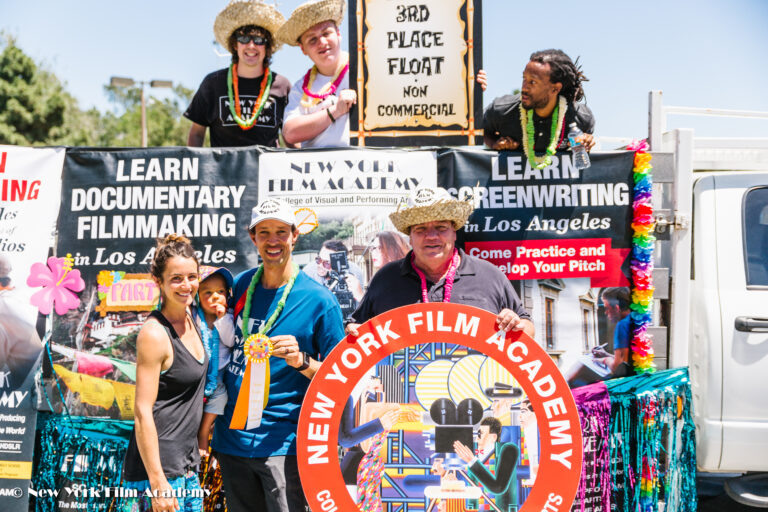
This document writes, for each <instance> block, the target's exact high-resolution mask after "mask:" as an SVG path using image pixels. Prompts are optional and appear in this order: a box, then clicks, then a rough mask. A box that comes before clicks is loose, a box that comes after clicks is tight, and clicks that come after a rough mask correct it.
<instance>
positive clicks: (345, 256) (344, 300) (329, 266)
mask: <svg viewBox="0 0 768 512" xmlns="http://www.w3.org/2000/svg"><path fill="white" fill-rule="evenodd" d="M303 271H304V272H305V273H306V274H307V275H308V276H309V277H311V278H312V279H313V280H315V281H317V282H318V283H320V284H322V285H323V286H325V287H326V288H328V289H329V290H330V291H331V293H333V295H334V296H335V297H336V300H338V301H339V305H340V306H341V312H342V314H343V315H344V318H347V317H348V316H349V315H351V314H352V312H353V311H354V310H355V308H357V304H358V303H359V302H360V299H362V298H363V285H362V281H363V271H362V270H361V269H360V267H358V266H357V264H356V263H355V262H354V261H351V260H350V259H349V250H348V249H347V246H346V245H344V242H342V241H341V240H326V241H325V242H323V245H322V247H321V248H320V252H319V253H318V255H317V258H315V264H314V265H313V264H311V263H310V264H309V265H307V266H305V267H304V269H303Z"/></svg>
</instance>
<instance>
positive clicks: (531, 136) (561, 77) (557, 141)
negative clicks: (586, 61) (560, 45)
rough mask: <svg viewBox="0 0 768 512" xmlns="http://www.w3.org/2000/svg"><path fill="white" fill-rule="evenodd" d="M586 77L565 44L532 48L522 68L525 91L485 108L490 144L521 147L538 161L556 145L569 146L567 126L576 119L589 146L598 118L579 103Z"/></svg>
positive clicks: (503, 147)
mask: <svg viewBox="0 0 768 512" xmlns="http://www.w3.org/2000/svg"><path fill="white" fill-rule="evenodd" d="M586 80H587V78H586V77H585V76H584V74H583V73H582V72H581V69H580V67H579V66H577V65H576V64H574V63H573V62H572V61H571V59H570V57H568V55H566V54H565V53H563V52H562V51H561V50H542V51H538V52H534V53H533V54H531V57H530V61H529V62H528V64H527V65H526V66H525V70H524V71H523V85H522V88H521V93H520V94H515V95H506V96H501V97H499V98H496V99H495V100H493V102H492V103H491V104H490V105H488V107H487V108H486V109H485V114H484V116H483V130H484V139H485V144H486V146H488V147H489V148H491V149H496V150H515V149H523V151H525V155H526V157H527V158H528V161H529V162H531V166H532V167H534V166H537V165H541V164H543V163H544V162H545V160H546V159H548V158H550V157H551V155H554V154H555V151H557V150H558V149H566V148H568V135H567V132H568V126H569V125H570V124H571V123H573V122H575V123H576V124H577V125H578V127H579V128H580V129H581V131H582V132H584V135H583V139H582V142H583V144H584V146H585V147H586V148H587V151H589V150H590V149H592V146H594V138H593V136H592V134H593V133H594V129H595V118H594V117H593V116H592V111H591V110H590V109H589V107H587V106H586V105H585V104H583V103H581V100H582V99H583V98H584V90H583V89H582V82H585V81H586ZM535 153H539V154H541V153H544V155H542V156H536V154H535Z"/></svg>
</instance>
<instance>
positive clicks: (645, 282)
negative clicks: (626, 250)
mask: <svg viewBox="0 0 768 512" xmlns="http://www.w3.org/2000/svg"><path fill="white" fill-rule="evenodd" d="M627 149H628V150H630V151H634V152H635V162H634V168H633V169H632V171H633V176H634V181H635V186H634V201H633V203H632V230H633V231H634V233H633V235H632V261H631V268H632V282H633V288H632V304H631V305H630V308H631V309H632V312H631V317H632V325H633V330H632V363H633V366H634V369H635V373H636V374H643V373H653V372H655V371H656V366H655V365H654V364H653V339H652V338H651V336H650V335H649V334H648V326H649V325H650V324H651V321H652V315H651V309H652V307H653V246H654V242H655V241H656V237H654V236H653V230H654V228H655V224H656V221H655V220H654V218H653V205H652V203H651V199H652V197H653V190H652V187H653V180H652V176H651V171H652V170H653V167H651V154H650V153H648V149H649V146H648V143H647V142H646V141H645V140H641V141H634V142H632V143H631V144H629V145H628V146H627Z"/></svg>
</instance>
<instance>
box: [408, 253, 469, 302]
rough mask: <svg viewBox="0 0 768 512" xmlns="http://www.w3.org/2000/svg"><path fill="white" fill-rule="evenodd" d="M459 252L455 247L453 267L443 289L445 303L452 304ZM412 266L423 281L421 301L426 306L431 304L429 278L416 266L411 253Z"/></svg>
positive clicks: (452, 260)
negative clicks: (428, 289)
mask: <svg viewBox="0 0 768 512" xmlns="http://www.w3.org/2000/svg"><path fill="white" fill-rule="evenodd" d="M459 261H460V258H459V251H458V249H456V248H455V247H454V248H453V256H451V266H450V267H448V272H447V273H446V274H445V286H444V289H443V302H451V292H452V291H453V280H454V278H455V277H456V270H457V269H458V268H459ZM411 266H412V267H413V270H415V271H416V273H417V274H418V275H419V279H421V300H422V302H424V304H426V303H427V302H429V297H428V296H427V276H425V275H424V272H422V271H421V269H420V268H419V267H417V266H416V265H415V264H414V254H413V253H411Z"/></svg>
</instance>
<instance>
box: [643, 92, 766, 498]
mask: <svg viewBox="0 0 768 512" xmlns="http://www.w3.org/2000/svg"><path fill="white" fill-rule="evenodd" d="M649 103H650V112H649V114H650V115H649V132H650V133H649V135H650V136H649V142H650V145H651V152H652V153H653V161H652V164H653V167H654V178H653V179H654V183H655V185H654V186H655V190H654V198H655V199H654V200H655V203H656V204H655V205H654V208H655V210H656V212H657V221H658V223H657V238H658V240H659V241H658V242H657V245H656V248H657V250H656V267H657V271H656V272H655V274H654V277H655V285H656V299H657V301H656V306H657V307H656V308H655V324H656V325H657V326H656V327H655V329H654V331H655V332H654V335H655V338H654V346H655V350H656V358H657V364H658V365H659V366H660V367H661V368H667V367H669V368H674V367H681V366H688V367H689V369H690V376H691V383H692V390H693V400H694V420H695V423H696V435H697V438H696V442H697V461H698V469H699V472H700V473H724V474H729V476H731V478H730V479H728V480H726V482H725V489H726V491H727V492H728V494H729V495H730V496H731V497H732V498H733V499H735V500H736V501H739V502H741V503H743V504H746V505H750V506H756V507H767V508H768V137H766V138H763V139H713V138H696V137H694V134H693V131H692V130H683V129H674V130H670V131H667V130H666V127H665V123H666V117H667V115H669V114H688V115H716V116H731V117H752V118H764V119H765V126H766V130H765V131H764V132H763V133H768V113H766V112H749V111H723V110H713V109H699V108H686V107H669V106H665V105H663V104H662V95H661V92H660V91H653V92H651V93H650V102H649ZM761 472H762V474H761Z"/></svg>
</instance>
